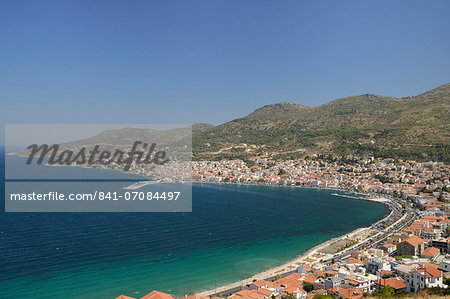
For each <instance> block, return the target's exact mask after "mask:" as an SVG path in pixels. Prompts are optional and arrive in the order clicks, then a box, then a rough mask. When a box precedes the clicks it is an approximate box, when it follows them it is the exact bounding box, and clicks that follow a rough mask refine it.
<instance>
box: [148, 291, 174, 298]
mask: <svg viewBox="0 0 450 299" xmlns="http://www.w3.org/2000/svg"><path fill="white" fill-rule="evenodd" d="M141 299H174V298H173V297H172V295H170V294H166V293H163V292H158V291H152V292H151V293H148V294H147V295H145V296H144V297H141Z"/></svg>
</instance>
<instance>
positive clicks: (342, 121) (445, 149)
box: [193, 84, 450, 162]
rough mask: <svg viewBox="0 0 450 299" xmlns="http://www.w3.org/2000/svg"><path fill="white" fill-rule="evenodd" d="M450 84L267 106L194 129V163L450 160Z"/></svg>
mask: <svg viewBox="0 0 450 299" xmlns="http://www.w3.org/2000/svg"><path fill="white" fill-rule="evenodd" d="M449 129H450V84H446V85H443V86H440V87H438V88H436V89H433V90H431V91H428V92H425V93H423V94H420V95H418V96H414V97H406V98H392V97H385V96H378V95H371V94H365V95H360V96H351V97H346V98H342V99H338V100H335V101H332V102H329V103H327V104H324V105H321V106H317V107H308V106H303V105H299V104H294V103H279V104H273V105H267V106H264V107H262V108H259V109H257V110H255V111H254V112H253V113H251V114H249V115H248V116H246V117H243V118H239V119H236V120H233V121H230V122H227V123H225V124H222V125H219V126H216V127H209V128H206V129H203V130H201V131H197V130H194V139H193V147H194V157H195V159H200V160H202V159H220V158H233V157H241V158H245V157H249V156H254V155H273V156H280V157H291V156H293V157H295V156H302V155H305V154H311V153H317V154H335V155H338V156H358V157H359V156H365V155H375V156H381V157H400V158H409V159H416V160H439V161H446V162H448V161H449V160H450V134H449V132H450V130H449Z"/></svg>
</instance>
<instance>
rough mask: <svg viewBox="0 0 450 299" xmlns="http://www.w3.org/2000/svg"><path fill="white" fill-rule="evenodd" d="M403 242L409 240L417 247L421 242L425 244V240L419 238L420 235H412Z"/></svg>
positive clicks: (408, 241)
mask: <svg viewBox="0 0 450 299" xmlns="http://www.w3.org/2000/svg"><path fill="white" fill-rule="evenodd" d="M403 242H407V243H409V244H411V245H412V246H414V247H416V246H419V245H420V244H423V243H424V242H425V240H423V239H421V238H419V237H418V236H412V237H409V238H407V239H406V240H405V241H403ZM403 242H402V243H403Z"/></svg>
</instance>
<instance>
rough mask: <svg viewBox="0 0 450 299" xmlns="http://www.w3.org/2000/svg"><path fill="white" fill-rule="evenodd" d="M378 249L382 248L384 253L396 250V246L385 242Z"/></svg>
mask: <svg viewBox="0 0 450 299" xmlns="http://www.w3.org/2000/svg"><path fill="white" fill-rule="evenodd" d="M380 249H382V250H383V251H384V252H386V253H393V252H394V251H396V250H397V246H396V245H394V244H392V243H386V244H384V245H381V246H380Z"/></svg>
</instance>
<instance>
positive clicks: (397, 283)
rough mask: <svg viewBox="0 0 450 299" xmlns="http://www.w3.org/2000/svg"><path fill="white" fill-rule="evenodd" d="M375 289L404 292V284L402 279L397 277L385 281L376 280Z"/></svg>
mask: <svg viewBox="0 0 450 299" xmlns="http://www.w3.org/2000/svg"><path fill="white" fill-rule="evenodd" d="M375 285H376V288H378V289H381V288H383V287H387V286H390V287H393V288H394V289H395V291H404V290H405V289H406V283H405V282H404V281H403V279H401V278H398V277H392V278H386V279H378V280H377V281H376V282H375Z"/></svg>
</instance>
